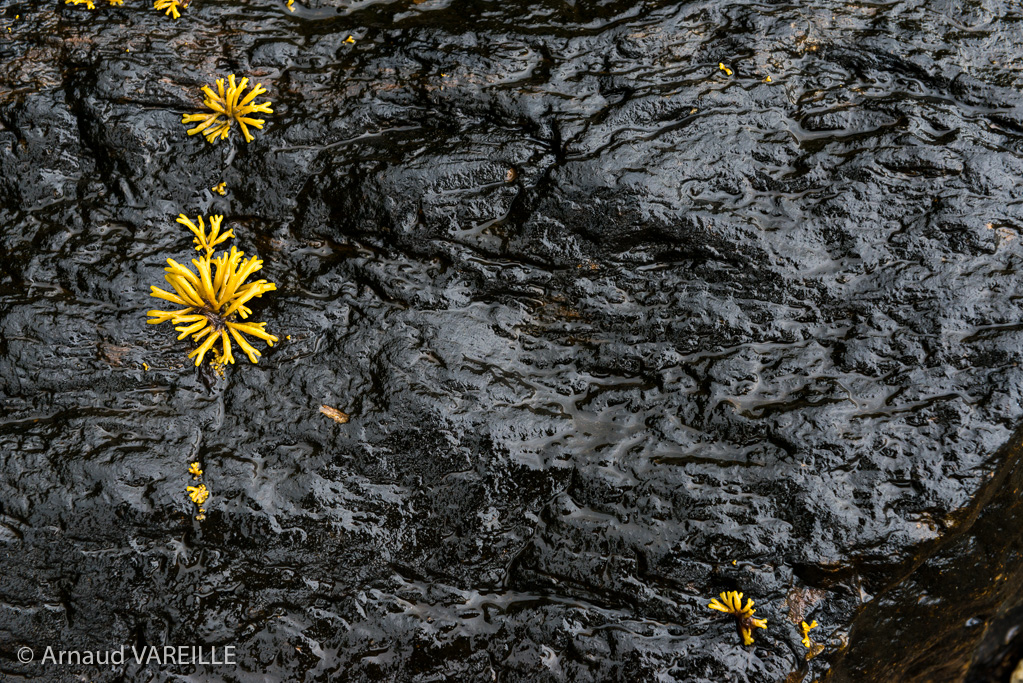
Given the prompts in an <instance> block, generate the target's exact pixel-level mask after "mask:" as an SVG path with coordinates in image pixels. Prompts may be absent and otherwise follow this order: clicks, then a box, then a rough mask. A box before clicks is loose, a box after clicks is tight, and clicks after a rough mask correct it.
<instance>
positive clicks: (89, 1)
mask: <svg viewBox="0 0 1023 683" xmlns="http://www.w3.org/2000/svg"><path fill="white" fill-rule="evenodd" d="M107 2H109V3H110V5H111V6H112V7H113V6H120V5H123V4H124V0H107ZM64 4H65V5H74V6H76V7H77V6H78V5H85V9H96V3H95V2H93V0H64Z"/></svg>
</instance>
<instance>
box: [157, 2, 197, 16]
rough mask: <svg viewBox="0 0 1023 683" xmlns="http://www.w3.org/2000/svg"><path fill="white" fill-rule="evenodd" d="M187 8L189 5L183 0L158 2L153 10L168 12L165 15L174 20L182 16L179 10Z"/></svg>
mask: <svg viewBox="0 0 1023 683" xmlns="http://www.w3.org/2000/svg"><path fill="white" fill-rule="evenodd" d="M187 6H188V3H187V2H182V1H181V0H156V2H154V3H153V9H160V10H166V11H165V12H164V14H166V15H167V16H169V17H172V18H174V19H177V18H178V17H180V16H181V11H180V10H179V9H178V8H179V7H187Z"/></svg>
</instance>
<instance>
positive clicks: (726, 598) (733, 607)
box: [707, 591, 767, 645]
mask: <svg viewBox="0 0 1023 683" xmlns="http://www.w3.org/2000/svg"><path fill="white" fill-rule="evenodd" d="M707 607H709V608H711V609H714V610H717V611H718V612H724V613H725V614H731V615H732V616H733V617H735V619H736V624H737V625H738V628H739V635H741V636H742V644H743V645H752V644H753V629H754V628H767V619H755V618H754V617H753V613H754V612H756V610H755V609H753V600H752V599H750V598H747V599H746V606H745V607H744V606H743V604H742V593H739V592H737V591H728V592H727V593H722V594H721V597H720V599H718V598H712V599H711V601H710V604H709V605H707Z"/></svg>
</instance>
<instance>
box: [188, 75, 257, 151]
mask: <svg viewBox="0 0 1023 683" xmlns="http://www.w3.org/2000/svg"><path fill="white" fill-rule="evenodd" d="M248 85H249V79H248V78H247V77H246V78H243V79H242V80H241V82H240V83H235V78H234V74H231V75H230V76H229V77H228V82H227V85H226V86H225V84H224V79H223V78H218V79H217V92H213V90H211V89H210V87H209V86H208V85H204V86H203V87H202V90H203V93H205V95H206V99H205V100H203V105H204V106H205V107H206V108H207V109H210V110H211V111H212V113H209V114H207V113H203V114H184V115H183V116H182V118H181V123H183V124H186V125H187V124H190V123H197V122H198V124H199V125H197V126H196V127H195V128H190V129H189V130H188V134H189V135H195V134H196V133H202V134H203V135H204V136H205V137H206V140H207V141H208V142H210V143H211V144H212V143H214V142H216V141H217V140H218V139H220V140H224V139H226V138H227V136H228V133H230V132H231V124H232V123H233V122H235V121H237V122H238V125H239V126H240V127H241V129H242V135H244V136H245V141H246V142H252V141H253V140H255V139H256V138H255V136H253V135H252V133H250V132H249V128H248V127H249V126H252V127H253V128H259V129H260V130H262V128H263V124H264V123H266V121H264V120H263V119H254V118H252V117H250V116H249V114H254V113H261V114H272V113H273V109H271V108H270V104H271V103H270V102H263V103H262V104H254V103H253V100H255V99H256V97H258V96H259V95H262V94H263V93H265V92H266V91H267V90H266V88H264V87H263V86H262V85H260V84H259V83H256V85H255V86H253V88H252V90H250V91H249V93H248V94H247V95H244V96H243V95H242V93H243V92H244V90H245V88H247V87H248Z"/></svg>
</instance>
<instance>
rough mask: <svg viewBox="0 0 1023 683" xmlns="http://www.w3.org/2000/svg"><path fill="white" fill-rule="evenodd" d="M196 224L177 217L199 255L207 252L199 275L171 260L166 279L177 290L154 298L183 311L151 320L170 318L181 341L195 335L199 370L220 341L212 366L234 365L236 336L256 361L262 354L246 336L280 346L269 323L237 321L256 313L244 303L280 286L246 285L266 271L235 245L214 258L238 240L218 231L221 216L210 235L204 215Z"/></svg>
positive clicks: (198, 264)
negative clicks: (222, 246)
mask: <svg viewBox="0 0 1023 683" xmlns="http://www.w3.org/2000/svg"><path fill="white" fill-rule="evenodd" d="M198 220H199V224H198V225H196V224H195V223H193V222H192V221H191V220H189V219H188V218H187V217H186V216H185V215H184V214H181V215H180V216H178V223H181V224H182V225H184V226H185V227H187V228H188V229H189V230H191V231H192V234H194V235H195V239H194V240H193V241H194V242H195V244H196V245H197V246H196V247H195V249H196V251H202V252H204V254H203V255H202V256H200V257H199V258H198V259H192V265H194V266H195V272H193V271H192V270H191V269H190V268H188V267H186V266H184V265H182V264H180V263H178V262H177V261H175V260H174V259H167V263H168V267H167V268H165V269H164V270H166V271H167V274H166V275H165V276H164V278H165V279H166V280H167V282H168V283H170V285H171V287H173V288H174V291H173V292H168V291H165V290H163V289H160V288H159V287H156V286H154V287H153V288H152V292H151V294H150V296H154V297H156V298H158V299H164V300H166V301H169V302H171V303H173V304H177V305H179V306H184V308H180V309H178V310H174V311H157V310H153V311H149V312H148V313H147V315H148V316H149V320H148V321H147V322H148V323H149V324H150V325H156V324H159V323H162V322H167V321H168V320H169V321H171V322H172V323H174V324H175V325H177V326H178V327H175V328H174V329H175V330H177V331H178V332H180V333H181V334H180V335H179V336H178V339H184V338H185V337H187V336H189V335H191V336H192V341H194V342H196V343H198V342H200V341H202V343H201V344H199V347H198V348H196V349H195V350H194V351H192V352H191V353H190V354H188V357H189V358H195V364H196V366H198V365H199V364H201V363H202V360H203V357H204V356H205V355H206V353H207V352H208V351H209V350H210V349H211V348H213V345H214V344H216V343H217V341H218V340H219V341H220V342H221V349H220V351H217V350H216V349H214V351H213V353H214V355H215V358H214V361H213V362H214V364H215V365H217V366H221V365H224V364H225V363H234V354H233V353H232V351H231V339H232V338H234V341H235V342H237V344H238V346H240V347H241V349H242V351H244V352H245V354H246V355H247V356H248V357H249V360H250V361H252V362H253V363H257V362H259V356H260V353H259V351H257V350H256V349H255V348H254V347H253V346H252V344H250V343H249V341H248V340H247V339H246V337H245V335H252V336H253V337H258V338H260V339H262V340H264V341H265V342H266V343H267V345H269V346H273V345H274V343H275V342H277V337H275V336H273V335H272V334H268V333H267V331H266V329H265V327H266V323H251V322H238V321H237V320H236V318H235V317H236V316H240V317H241V318H242V320H244V319H245V318H248V317H249V315H251V314H252V311H251V310H250V309H249V307H248V306H246V305H245V304H246V303H247V302H248V301H250V300H251V299H254V298H256V297H258V296H262V295H263V293H264V292H272V291H273V290H275V289H277V285H275V284H274V283H272V282H268V281H266V280H256V281H255V282H249V283H246V282H245V280H246V279H247V278H248V277H249V276H250V275H252V274H253V273H255V272H256V271H258V270H259V269H260V268H262V267H263V262H262V261H261V260H260V259H258V258H256V257H255V256H253V257H252V258H249V259H248V260H243V257H244V256H245V254H244V253H243V252H241V251H238V249H237V248H236V247H231V251H230V252H229V253H228V252H225V253H221V254H220V256H217V257H216V258H213V254H214V252H215V250H216V247H217V245H219V244H220V243H222V242H224V241H225V240H227V239H228V238H230V237H234V231H233V230H227V231H226V232H223V233H222V232H221V231H220V226H221V222H222V221H223V220H224V217H223V216H210V227H209V232H207V230H206V224H205V223H204V221H203V219H202V216H199V217H198Z"/></svg>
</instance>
